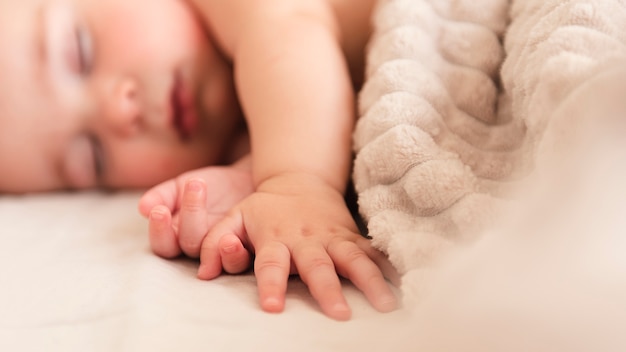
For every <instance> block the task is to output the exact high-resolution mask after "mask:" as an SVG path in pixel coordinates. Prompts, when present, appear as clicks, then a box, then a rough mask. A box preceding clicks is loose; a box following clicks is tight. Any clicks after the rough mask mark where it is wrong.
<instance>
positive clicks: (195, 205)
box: [178, 179, 209, 258]
mask: <svg viewBox="0 0 626 352" xmlns="http://www.w3.org/2000/svg"><path fill="white" fill-rule="evenodd" d="M206 192H207V189H206V184H205V183H204V181H202V180H198V179H192V180H189V181H187V183H186V184H185V190H184V192H183V197H182V201H181V206H180V211H179V213H178V237H179V238H178V241H179V244H180V248H181V249H182V250H183V252H184V253H185V254H186V255H188V256H190V257H192V258H197V257H198V256H199V255H200V246H201V245H202V240H203V239H204V237H205V236H206V234H207V232H208V230H209V229H208V223H207V211H206V197H207V193H206Z"/></svg>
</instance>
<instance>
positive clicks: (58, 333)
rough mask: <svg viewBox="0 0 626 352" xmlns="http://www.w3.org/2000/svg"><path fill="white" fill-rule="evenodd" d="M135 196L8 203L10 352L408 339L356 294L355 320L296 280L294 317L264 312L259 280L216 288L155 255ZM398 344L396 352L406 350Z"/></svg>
mask: <svg viewBox="0 0 626 352" xmlns="http://www.w3.org/2000/svg"><path fill="white" fill-rule="evenodd" d="M137 199H138V195H137V194H112V195H111V194H99V193H88V194H75V195H74V194H71V195H68V194H59V195H46V196H29V197H2V198H0V223H1V224H2V231H1V233H2V237H3V239H2V246H0V282H1V283H2V289H1V290H0V312H1V314H0V350H1V351H64V352H70V351H173V350H179V351H200V350H203V351H253V350H254V351H363V350H386V349H387V348H389V346H390V344H393V342H394V341H402V340H404V338H402V335H404V334H406V332H403V330H405V329H403V328H402V327H403V326H405V324H404V323H403V320H405V319H406V316H405V313H404V312H402V311H397V312H394V313H391V314H380V313H377V312H376V311H374V310H373V309H372V308H370V306H369V304H368V303H367V302H366V300H365V299H364V297H363V296H362V295H361V294H360V293H359V292H358V291H357V290H356V289H355V288H354V287H352V286H351V285H349V284H346V285H345V294H346V296H347V299H348V301H349V303H350V305H351V306H352V308H353V319H352V320H351V321H350V322H347V323H340V322H335V321H332V320H330V319H328V318H326V317H325V316H323V315H322V313H321V312H320V311H319V310H318V308H317V306H316V305H315V303H314V301H313V300H312V298H311V296H310V295H309V293H308V291H307V290H306V287H305V286H304V284H303V283H302V282H301V281H299V280H298V279H292V280H291V281H290V283H289V291H288V294H287V306H286V311H285V312H284V313H283V314H278V315H272V314H267V313H264V312H262V311H261V310H260V309H259V306H258V303H257V296H256V294H257V292H256V285H255V280H254V277H253V276H252V275H251V274H246V275H240V276H223V277H221V278H219V279H217V280H214V281H200V280H198V279H196V277H195V269H196V267H197V264H196V263H195V262H193V261H188V260H175V261H168V260H164V259H161V258H158V257H156V256H155V255H153V254H152V253H151V252H150V249H149V244H148V236H147V225H146V222H145V220H144V219H142V218H141V217H140V216H139V215H138V213H137V211H136V203H137ZM401 348H402V347H401V346H398V347H397V348H394V350H401Z"/></svg>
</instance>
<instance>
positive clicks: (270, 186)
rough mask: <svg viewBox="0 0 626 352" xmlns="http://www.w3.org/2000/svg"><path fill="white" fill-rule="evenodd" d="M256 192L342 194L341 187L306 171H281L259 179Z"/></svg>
mask: <svg viewBox="0 0 626 352" xmlns="http://www.w3.org/2000/svg"><path fill="white" fill-rule="evenodd" d="M256 190H257V192H269V193H279V194H303V193H311V192H315V193H317V192H337V193H339V194H340V195H342V194H343V189H341V190H340V189H337V188H336V187H333V186H332V185H331V184H330V183H329V182H327V181H326V180H324V179H323V178H322V177H320V176H318V175H315V174H312V173H308V172H283V173H279V174H276V175H272V176H270V177H268V178H266V179H264V180H263V181H261V182H260V183H259V184H258V185H257V187H256Z"/></svg>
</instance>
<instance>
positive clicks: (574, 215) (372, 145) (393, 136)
mask: <svg viewBox="0 0 626 352" xmlns="http://www.w3.org/2000/svg"><path fill="white" fill-rule="evenodd" d="M374 25H375V31H374V37H373V39H372V41H371V43H370V46H369V51H368V66H367V81H366V84H365V86H364V88H363V90H362V91H361V93H360V96H359V98H360V101H359V112H360V115H361V118H360V120H359V122H358V125H357V129H356V131H355V134H354V148H355V151H356V154H357V157H356V163H355V170H354V182H355V186H356V189H357V193H358V195H359V209H360V211H361V214H362V215H363V216H364V218H365V219H366V221H367V223H368V229H369V234H370V236H371V237H372V238H373V241H374V244H375V245H376V246H377V247H379V248H380V249H382V250H384V251H385V252H387V253H388V254H389V256H390V259H391V260H392V262H393V264H394V265H395V266H396V267H397V268H398V269H399V270H400V272H401V273H402V274H403V275H404V276H403V285H402V290H403V293H404V296H405V297H404V301H405V303H406V305H407V306H409V307H413V306H414V307H419V306H420V303H422V302H424V301H425V300H427V298H428V297H430V299H431V301H429V302H431V303H429V304H428V305H427V306H428V309H429V310H430V311H431V312H435V311H436V309H435V308H434V307H439V308H443V307H446V305H451V306H455V303H454V302H455V301H459V298H460V297H464V298H462V299H461V300H463V299H465V300H467V295H466V294H465V292H464V293H463V294H458V295H456V296H455V295H454V294H451V295H450V296H449V297H447V298H448V299H447V301H445V303H444V301H441V302H440V303H441V305H437V304H433V303H432V302H433V301H432V299H434V300H435V301H437V299H441V298H433V297H435V296H437V295H440V296H441V294H442V292H453V291H455V290H456V291H463V290H466V291H467V292H470V293H471V292H473V293H474V294H475V295H474V296H473V297H474V298H476V297H479V296H478V292H482V293H483V295H482V296H480V297H482V298H476V299H475V300H473V301H471V299H470V301H471V302H472V304H474V309H476V312H477V311H480V309H481V308H479V307H482V308H484V309H485V310H484V311H483V313H479V314H478V315H480V314H486V315H489V314H487V313H485V312H488V311H492V312H493V310H492V309H491V308H492V307H491V306H490V305H488V304H486V302H487V301H489V300H490V299H492V300H495V301H498V300H499V302H500V303H502V302H504V301H506V300H504V299H502V297H505V296H506V297H514V298H511V299H510V300H509V301H508V304H510V307H516V309H513V311H515V312H516V313H514V314H513V316H515V317H518V318H519V317H520V316H525V315H524V314H523V313H521V311H522V310H526V311H532V312H535V313H536V312H537V311H540V310H541V309H545V307H546V305H547V306H550V307H556V306H558V305H559V304H561V303H562V302H566V303H563V304H562V306H561V308H560V309H562V310H564V311H568V310H569V309H572V310H574V311H576V310H579V312H581V314H583V317H579V318H580V319H581V321H582V320H584V319H587V321H588V323H589V324H590V325H593V324H596V323H597V321H596V320H589V319H588V316H586V315H584V314H586V313H588V312H589V311H591V310H585V309H579V308H580V307H581V304H580V303H581V302H589V300H588V299H587V298H588V297H587V298H583V296H584V295H583V296H580V297H578V296H576V298H572V300H568V299H567V297H568V296H571V293H572V292H571V291H572V290H575V291H577V292H579V291H580V289H581V288H585V289H587V290H589V289H590V288H591V287H593V288H594V289H597V292H595V291H594V293H593V294H592V293H591V292H588V293H589V295H590V296H594V297H595V298H599V297H603V299H606V301H603V302H605V303H606V302H611V303H608V306H603V307H604V308H607V307H612V308H610V309H609V308H607V310H606V312H615V309H617V308H619V309H618V310H620V309H621V311H622V312H626V304H624V303H623V299H619V300H618V301H611V298H607V297H605V296H606V295H608V296H611V297H613V298H615V297H617V296H615V297H614V296H612V295H613V294H615V293H616V292H619V293H620V294H621V295H622V296H621V297H626V295H625V294H626V260H624V259H621V258H622V257H624V255H622V254H619V255H618V254H617V253H626V240H624V239H623V237H626V236H624V235H623V234H626V227H624V226H623V225H624V224H623V220H622V218H623V213H624V211H626V189H625V187H624V186H623V185H622V184H623V183H625V182H624V181H623V180H626V177H624V176H626V172H624V170H625V167H624V165H626V158H624V155H626V152H624V151H626V142H625V141H623V140H624V139H625V138H624V136H626V129H625V128H624V127H626V124H625V122H626V1H624V0H512V1H506V0H380V1H379V4H378V7H377V9H376V12H375V16H374ZM503 238H506V239H507V240H503ZM616 248H620V249H621V250H615V249H616ZM478 253H480V254H478ZM461 258H462V259H461ZM470 258H473V259H470ZM485 258H490V259H485ZM566 258H567V259H566ZM609 258H610V259H609ZM451 263H454V264H451ZM455 266H456V269H452V268H454V267H455ZM498 266H500V268H496V267H498ZM462 267H465V268H468V267H472V268H473V269H472V270H473V271H472V270H466V271H463V270H461V269H459V268H462ZM455 270H456V271H455ZM450 271H452V272H455V273H456V274H454V275H452V274H450V275H448V274H444V272H450ZM546 272H550V273H551V274H550V275H552V276H550V277H551V278H552V279H553V278H554V277H559V276H563V277H569V278H574V277H575V278H577V279H576V280H570V281H567V284H563V285H552V286H550V285H548V286H549V287H550V290H551V291H550V292H552V293H551V294H546V292H548V291H546V290H547V289H546V290H543V291H542V289H541V288H542V287H543V288H545V287H548V286H546V285H545V284H546V282H552V283H554V280H552V279H550V280H548V279H547V276H546V275H547V274H546ZM581 273H584V274H582V276H581V275H580V274H581ZM607 273H611V274H610V275H609V274H607ZM617 273H619V275H617ZM613 274H615V275H613ZM467 277H472V278H473V279H476V280H477V281H470V280H464V278H465V279H466V278H467ZM511 277H519V278H520V279H516V280H517V281H516V282H514V281H515V280H513V281H510V280H508V279H507V280H505V279H503V278H511ZM524 278H525V279H524ZM457 279H461V281H463V282H462V283H461V282H458V281H455V280H457ZM481 280H482V281H481ZM498 280H500V281H498ZM494 281H498V282H499V283H502V282H506V283H507V285H506V287H507V289H502V286H497V284H494ZM570 284H571V285H570ZM446 285H447V286H446ZM494 285H495V286H494ZM496 286H497V287H496ZM442 287H447V288H448V289H447V291H445V289H442ZM477 287H479V288H477ZM498 289H499V290H500V291H497V290H498ZM520 290H521V291H524V290H528V292H532V293H533V297H535V298H537V301H533V299H534V298H532V299H531V300H530V301H529V300H528V296H526V295H522V296H524V298H523V299H521V301H523V302H525V303H524V304H522V303H520V302H521V301H520V294H519V292H520ZM486 292H490V293H489V294H484V293H486ZM494 292H499V293H500V294H497V293H494ZM507 294H509V296H507ZM574 296H575V295H574ZM547 297H550V298H551V299H552V300H550V299H548V301H550V303H549V304H546V303H544V304H543V305H541V304H539V303H538V301H542V302H545V301H546V299H547ZM556 297H559V299H560V301H559V299H556ZM571 297H573V296H571ZM585 297H586V296H585ZM531 302H532V303H531ZM555 302H557V303H558V304H556V303H555ZM616 302H617V303H616ZM496 305H497V304H496ZM499 306H500V307H504V306H506V304H500V305H499ZM582 306H583V307H584V306H585V305H584V304H583V305H582ZM455 307H456V308H459V310H460V311H466V310H467V309H465V310H464V308H462V307H461V305H460V304H459V305H458V306H455ZM529 307H533V308H534V310H533V309H529ZM465 308H467V307H466V306H465ZM596 308H597V307H596ZM505 310H506V309H505ZM499 311H500V312H502V310H499ZM600 311H601V312H604V310H602V309H600V308H598V310H597V312H600ZM457 312H458V311H457ZM476 312H475V313H476ZM597 312H596V313H597ZM509 313H510V312H509ZM553 313H555V312H553ZM570 313H571V312H570ZM555 314H557V313H555ZM598 314H600V313H598ZM434 315H436V316H438V317H441V316H446V314H445V312H444V313H443V314H442V312H441V311H439V312H437V313H436V314H434ZM609 315H610V318H609V317H608V316H603V315H601V314H600V315H599V317H602V319H603V320H604V324H606V325H612V324H611V323H610V322H611V321H615V319H618V320H619V319H621V320H620V321H621V322H622V323H624V322H625V320H626V319H625V315H626V313H623V314H620V315H618V316H613V315H611V314H609ZM468 316H471V314H468V315H467V316H465V317H466V318H467V317H468ZM553 316H554V314H553ZM474 317H476V316H474ZM525 317H526V318H528V319H526V320H527V322H530V321H535V320H537V321H538V320H539V319H537V317H536V316H532V317H533V318H530V317H531V316H530V315H528V316H525ZM563 317H565V316H563ZM500 318H502V319H505V318H503V317H500ZM509 318H510V317H509ZM570 318H573V316H570ZM454 319H456V320H457V321H463V319H462V318H460V317H459V316H455V318H454ZM454 319H452V318H450V321H446V329H448V332H451V331H454V326H458V325H459V324H460V323H458V324H456V325H455V324H448V323H450V322H452V321H455V320H454ZM494 319H495V318H494ZM506 319H508V318H506ZM533 319H534V320H533ZM444 320H445V319H444ZM496 320H497V319H496ZM496 320H494V321H491V323H492V324H491V325H489V324H487V325H489V326H491V327H493V326H494V325H499V324H500V323H498V324H496V323H495V321H496ZM510 320H515V319H510ZM564 320H566V321H567V320H568V319H564ZM442 321H443V320H442ZM569 321H572V319H569ZM429 324H431V325H434V326H436V325H437V324H436V323H433V322H432V321H431V322H430V323H429ZM551 324H552V325H551V326H555V325H556V324H562V321H560V322H556V321H552V323H551ZM443 325H444V324H443V323H442V326H443ZM522 325H523V324H522ZM528 325H532V324H528ZM539 325H541V324H539ZM561 326H567V324H562V325H561ZM518 328H520V326H519V325H515V329H518ZM442 329H444V328H442ZM581 329H582V330H585V331H588V330H589V329H587V327H585V328H581ZM488 330H489V329H488ZM513 330H514V329H513V328H511V329H510V330H508V331H509V332H510V331H513ZM530 330H532V329H529V330H527V331H530ZM572 330H575V329H570V330H569V332H568V334H570V335H571V333H573V332H574V331H572ZM609 330H610V329H608V330H604V332H607V331H609ZM463 331H465V330H463ZM468 331H469V330H468ZM521 331H524V330H523V328H522V329H521ZM440 332H442V331H440ZM457 332H458V331H457ZM607 333H608V332H607ZM468 334H469V333H468ZM493 335H494V334H493V332H491V333H490V334H489V336H491V338H493ZM475 336H481V335H480V334H477V335H475ZM502 336H508V337H509V338H510V339H508V340H507V341H509V342H510V341H511V339H512V337H511V336H510V335H506V334H504V335H502ZM579 336H587V335H585V334H583V335H579ZM594 336H595V335H594ZM475 338H476V337H475ZM588 340H589V341H594V343H596V340H598V339H593V338H590V339H588ZM601 340H602V341H604V342H605V343H613V342H615V341H612V340H611V339H610V338H607V337H606V336H603V338H602V339H601ZM530 341H533V340H532V339H531V340H530ZM568 341H571V342H572V344H573V346H576V348H574V349H570V350H579V349H577V348H580V350H585V349H584V344H581V341H578V340H576V339H570V340H568ZM574 341H575V342H574ZM585 341H587V340H585ZM609 341H611V342H609ZM619 342H620V343H623V342H624V341H623V338H622V340H620V341H619ZM624 345H626V344H622V345H620V346H622V347H624ZM594 346H595V347H594V350H610V349H602V348H599V349H598V348H597V347H598V345H597V344H595V345H594ZM610 346H617V345H616V344H615V343H613V344H612V345H610ZM431 347H432V346H431ZM510 347H511V346H507V349H506V350H508V351H511V350H513V349H511V348H510ZM518 347H519V348H520V350H537V349H536V347H537V346H534V347H533V348H531V349H524V346H523V345H522V346H518ZM526 347H528V346H526ZM560 347H564V346H563V345H560ZM457 348H458V345H457ZM432 350H437V349H436V348H434V347H433V349H431V351H432ZM450 350H455V348H454V347H451V348H450ZM456 350H458V349H456ZM482 350H489V348H485V346H482ZM494 350H498V349H494Z"/></svg>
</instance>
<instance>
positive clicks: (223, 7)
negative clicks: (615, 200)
mask: <svg viewBox="0 0 626 352" xmlns="http://www.w3.org/2000/svg"><path fill="white" fill-rule="evenodd" d="M197 2H198V4H199V5H198V7H199V8H200V9H201V10H202V11H203V12H204V14H205V16H207V17H208V18H209V21H208V23H210V24H211V26H212V29H213V32H214V34H215V37H216V38H217V40H218V41H219V42H220V43H221V45H222V46H223V48H224V50H225V51H226V53H227V54H230V55H231V56H232V57H233V61H234V67H235V70H236V71H235V76H236V82H237V87H238V91H239V94H240V100H241V103H242V106H243V109H244V112H245V114H246V118H247V122H248V125H249V129H250V134H251V145H252V175H253V180H254V185H255V187H256V192H255V193H254V194H252V195H251V196H250V197H248V198H246V199H245V200H244V201H243V202H242V203H240V204H239V205H238V206H237V207H236V208H235V209H234V210H233V211H232V212H231V213H230V216H229V217H227V218H226V219H225V221H223V222H220V223H219V224H217V225H216V226H215V227H214V228H213V229H212V230H211V232H210V233H209V236H207V238H211V237H213V236H222V235H223V234H224V233H229V234H231V235H232V234H234V235H237V236H239V237H244V236H247V237H248V238H249V241H250V244H251V246H252V248H253V249H254V250H255V252H256V258H255V275H256V277H257V282H258V287H259V295H260V299H261V305H262V307H263V308H264V309H265V310H268V311H281V310H282V309H283V306H284V298H285V290H286V284H287V277H288V275H289V274H290V273H294V272H297V273H299V274H300V276H301V278H302V279H303V280H304V281H305V282H306V284H307V285H308V287H309V289H310V291H311V293H312V295H313V296H314V298H315V299H316V300H317V301H318V302H319V303H320V306H321V308H322V310H323V311H324V312H325V313H326V314H328V315H329V316H331V317H334V318H337V319H347V318H348V317H349V316H350V310H349V308H348V305H347V303H346V301H345V299H344V297H343V295H342V292H341V284H340V281H339V277H338V274H340V275H341V276H343V277H346V278H348V279H349V280H351V281H352V282H353V283H354V284H355V285H356V286H357V287H358V288H359V289H361V290H362V291H363V292H364V293H365V295H366V296H367V298H368V299H369V300H370V302H372V304H373V305H374V307H376V308H377V309H379V310H381V311H388V310H391V309H393V308H394V307H395V298H394V296H393V294H392V292H391V290H390V289H389V287H388V286H387V284H386V282H385V280H384V278H383V275H382V273H381V271H380V270H379V268H378V266H377V265H376V263H377V261H378V260H379V259H380V258H379V256H380V255H379V254H377V253H376V252H375V251H374V250H372V249H371V247H370V246H369V243H368V242H367V241H365V240H364V239H363V238H362V237H361V236H360V235H359V234H358V233H357V227H356V225H355V224H354V221H353V220H352V218H351V217H350V213H349V211H348V209H347V207H346V206H345V203H344V201H343V196H342V195H343V193H344V191H345V187H346V183H347V179H348V176H349V170H350V164H351V131H352V128H353V124H354V117H355V113H354V105H355V99H354V93H353V89H352V84H351V81H350V76H349V71H348V67H347V64H346V62H345V59H344V56H343V53H342V49H341V47H340V44H339V42H340V40H341V39H340V33H339V29H338V28H339V26H338V23H337V22H336V18H335V15H334V13H333V11H332V9H331V8H330V7H329V5H328V4H327V2H325V1H306V0H302V1H294V0H275V1H271V2H262V3H261V2H249V1H243V0H230V1H228V2H224V1H218V0H197ZM201 262H202V265H201V267H200V271H199V276H200V277H204V278H211V277H214V276H215V274H216V273H217V272H218V270H217V269H218V268H217V264H218V263H217V262H216V261H215V259H214V258H212V257H211V255H209V254H207V255H205V253H204V251H203V252H202V253H201Z"/></svg>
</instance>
